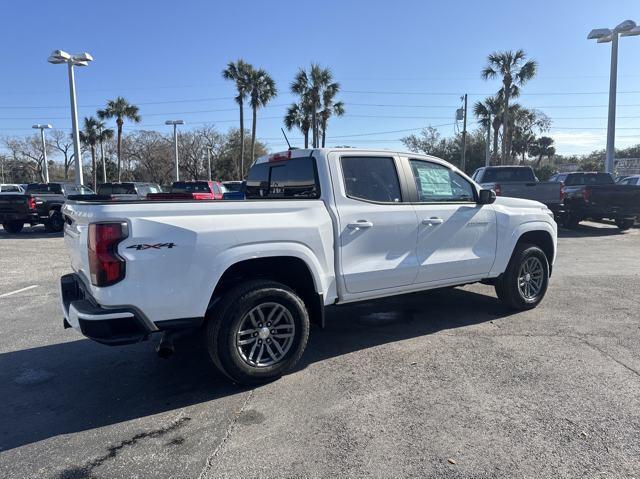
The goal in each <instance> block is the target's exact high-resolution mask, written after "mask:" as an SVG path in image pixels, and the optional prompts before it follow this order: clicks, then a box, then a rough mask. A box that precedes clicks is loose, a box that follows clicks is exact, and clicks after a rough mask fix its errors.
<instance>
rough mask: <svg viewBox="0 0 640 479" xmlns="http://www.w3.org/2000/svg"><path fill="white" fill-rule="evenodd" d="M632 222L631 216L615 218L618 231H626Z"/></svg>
mask: <svg viewBox="0 0 640 479" xmlns="http://www.w3.org/2000/svg"><path fill="white" fill-rule="evenodd" d="M633 223H635V221H634V220H633V219H631V218H627V219H624V218H618V219H616V226H617V227H618V229H619V230H620V231H627V230H628V229H630V228H631V227H632V226H633Z"/></svg>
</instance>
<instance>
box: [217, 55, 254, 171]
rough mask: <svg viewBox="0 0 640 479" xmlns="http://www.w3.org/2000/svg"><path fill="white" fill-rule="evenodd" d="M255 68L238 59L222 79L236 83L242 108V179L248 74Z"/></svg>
mask: <svg viewBox="0 0 640 479" xmlns="http://www.w3.org/2000/svg"><path fill="white" fill-rule="evenodd" d="M252 69H253V68H252V67H251V65H249V64H248V63H247V62H245V61H244V60H242V59H241V58H240V59H238V60H237V61H236V62H235V63H234V62H229V63H228V64H227V68H225V69H224V70H222V77H223V78H224V79H225V80H233V81H234V82H235V83H236V90H237V92H238V94H237V95H236V98H235V100H236V103H238V106H239V107H240V174H239V176H240V179H242V176H243V173H244V102H245V100H246V99H247V94H248V92H249V91H250V87H249V81H248V73H249V72H250V71H251V70H252Z"/></svg>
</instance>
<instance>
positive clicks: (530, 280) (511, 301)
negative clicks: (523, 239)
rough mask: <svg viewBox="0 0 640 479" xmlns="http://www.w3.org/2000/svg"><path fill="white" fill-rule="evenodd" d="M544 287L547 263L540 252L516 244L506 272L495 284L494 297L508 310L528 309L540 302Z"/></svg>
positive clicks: (537, 249) (530, 246)
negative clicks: (495, 295) (507, 307)
mask: <svg viewBox="0 0 640 479" xmlns="http://www.w3.org/2000/svg"><path fill="white" fill-rule="evenodd" d="M548 284H549V262H548V260H547V257H546V255H545V254H544V251H542V250H541V249H540V248H538V247H537V246H534V245H530V244H519V245H517V246H516V249H515V251H514V252H513V255H512V257H511V260H510V261H509V265H508V266H507V270H506V271H505V272H504V274H503V275H502V276H501V277H500V279H499V280H498V281H497V282H496V294H497V295H498V298H500V300H501V301H502V302H503V303H504V304H505V305H507V306H509V307H510V308H512V309H517V310H525V309H532V308H535V307H536V306H537V305H538V304H540V301H542V298H544V295H545V293H546V292H547V286H548Z"/></svg>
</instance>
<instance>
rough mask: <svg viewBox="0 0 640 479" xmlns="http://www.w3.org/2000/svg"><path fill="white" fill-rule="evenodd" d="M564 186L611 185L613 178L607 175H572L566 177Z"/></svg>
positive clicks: (613, 182)
mask: <svg viewBox="0 0 640 479" xmlns="http://www.w3.org/2000/svg"><path fill="white" fill-rule="evenodd" d="M564 184H565V185H566V186H587V185H613V184H615V181H613V177H612V176H611V175H610V174H609V173H572V174H570V175H567V178H566V179H565V182H564Z"/></svg>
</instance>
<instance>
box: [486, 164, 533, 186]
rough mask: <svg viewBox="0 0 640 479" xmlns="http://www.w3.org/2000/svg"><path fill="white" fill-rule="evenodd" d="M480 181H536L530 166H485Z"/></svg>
mask: <svg viewBox="0 0 640 479" xmlns="http://www.w3.org/2000/svg"><path fill="white" fill-rule="evenodd" d="M480 180H481V182H482V183H500V182H509V181H514V182H532V181H536V177H535V175H534V174H533V170H531V168H517V167H516V168H509V167H498V168H487V169H485V170H484V172H483V174H482V178H481V179H480Z"/></svg>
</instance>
